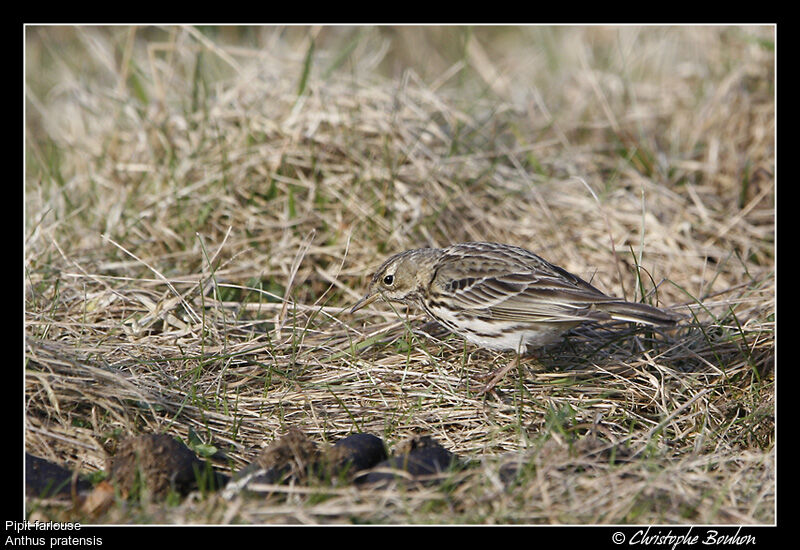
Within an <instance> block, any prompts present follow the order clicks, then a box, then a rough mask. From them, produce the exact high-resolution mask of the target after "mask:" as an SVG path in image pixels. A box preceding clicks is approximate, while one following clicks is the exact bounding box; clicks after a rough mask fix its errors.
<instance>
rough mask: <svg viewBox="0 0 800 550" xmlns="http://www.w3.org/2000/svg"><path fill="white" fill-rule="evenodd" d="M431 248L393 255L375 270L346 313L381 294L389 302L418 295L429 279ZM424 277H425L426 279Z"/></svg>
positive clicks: (417, 296) (401, 300)
mask: <svg viewBox="0 0 800 550" xmlns="http://www.w3.org/2000/svg"><path fill="white" fill-rule="evenodd" d="M435 250H437V249H433V248H418V249H415V250H407V251H405V252H401V253H400V254H395V255H394V256H392V257H391V258H389V259H388V260H386V261H385V262H383V264H382V265H381V266H380V267H379V268H378V269H377V270H376V271H375V274H374V275H373V276H372V280H371V281H370V283H369V288H368V290H367V294H366V295H365V296H364V297H363V298H361V299H360V300H359V301H358V302H356V304H355V305H354V306H353V308H352V309H351V310H350V313H354V312H355V311H357V310H359V309H361V308H362V307H364V306H366V305H369V304H371V303H372V302H374V301H375V300H377V299H378V298H380V297H381V296H383V298H385V299H386V300H389V301H391V302H402V303H404V304H409V303H413V302H415V301H416V300H417V299H418V298H419V297H420V290H421V287H422V285H424V284H425V282H426V281H428V280H430V275H431V274H430V273H429V272H430V265H431V263H432V262H431V261H429V259H430V258H431V257H432V253H433V251H435ZM426 277H427V279H426Z"/></svg>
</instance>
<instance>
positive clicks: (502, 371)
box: [478, 356, 519, 395]
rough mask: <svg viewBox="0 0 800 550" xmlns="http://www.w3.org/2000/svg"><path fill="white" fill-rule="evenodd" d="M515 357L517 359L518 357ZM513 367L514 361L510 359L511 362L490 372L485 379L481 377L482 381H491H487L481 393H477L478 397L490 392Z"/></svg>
mask: <svg viewBox="0 0 800 550" xmlns="http://www.w3.org/2000/svg"><path fill="white" fill-rule="evenodd" d="M517 357H518V358H519V356H517ZM513 366H514V360H513V359H512V360H511V361H509V362H508V363H506V365H505V366H503V367H500V368H499V369H496V370H494V371H492V372H490V373H489V374H488V375H486V376H485V377H481V378H483V379H486V378H491V380H490V381H489V383H488V384H486V385H485V386H484V387H483V389H482V390H481V391H479V392H478V395H483V394H485V393H488V392H490V391H492V390H493V389H494V387H495V386H496V385H497V383H498V382H500V380H502V379H503V378H504V377H505V375H506V374H508V371H510V370H511V368H512V367H513Z"/></svg>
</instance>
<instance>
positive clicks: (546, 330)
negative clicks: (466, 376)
mask: <svg viewBox="0 0 800 550" xmlns="http://www.w3.org/2000/svg"><path fill="white" fill-rule="evenodd" d="M380 297H383V298H384V299H385V300H388V301H390V302H400V303H403V304H406V305H411V306H415V307H418V308H419V309H422V310H423V311H424V312H425V313H426V314H427V315H428V317H430V318H431V319H433V320H434V321H437V322H438V323H440V324H441V325H443V326H444V327H446V328H447V329H449V330H450V331H452V332H454V333H456V334H458V335H460V336H462V337H464V338H465V339H466V340H467V341H468V342H471V343H474V344H477V345H478V346H479V347H482V348H487V349H491V350H500V351H504V350H511V351H516V352H517V353H519V354H522V353H527V352H531V351H534V350H536V349H537V348H541V347H543V346H545V345H547V344H550V343H552V342H554V341H556V340H558V338H559V337H560V336H562V335H563V334H564V333H565V332H566V331H568V330H570V329H572V328H573V327H576V326H577V325H579V324H581V323H583V322H586V321H608V320H615V321H630V322H635V323H643V324H645V325H652V326H660V325H665V326H669V325H675V324H676V323H677V322H678V320H679V319H680V318H681V316H680V315H677V314H676V313H673V312H671V311H666V310H663V309H660V308H657V307H654V306H651V305H648V304H644V303H638V302H628V301H626V300H624V299H622V298H617V297H614V296H609V295H607V294H605V293H603V292H602V291H600V290H599V289H597V288H595V287H594V286H592V285H591V284H590V283H588V282H586V281H585V280H583V279H581V278H580V277H578V276H577V275H574V274H572V273H570V272H568V271H567V270H565V269H563V268H561V267H559V266H557V265H555V264H552V263H550V262H548V261H547V260H545V259H544V258H542V257H540V256H538V255H536V254H534V253H533V252H531V251H530V250H527V249H525V248H521V247H519V246H514V245H509V244H501V243H495V242H464V243H458V244H453V245H450V246H447V247H445V248H416V249H412V250H406V251H405V252H400V253H399V254H395V255H393V256H391V257H390V258H388V259H387V260H386V261H384V262H383V263H382V264H381V265H380V266H379V267H378V268H377V270H376V271H375V273H374V274H373V276H372V279H371V280H370V283H369V286H368V290H367V293H366V294H365V295H364V297H363V298H361V299H360V300H358V301H357V302H356V303H355V305H353V307H352V308H351V310H350V312H351V314H352V313H355V312H356V311H358V310H359V309H361V308H363V307H364V306H366V305H368V304H371V303H372V302H374V301H375V300H377V299H378V298H380ZM510 365H511V363H509V365H507V366H506V367H505V368H504V369H500V372H499V373H498V375H496V376H494V377H493V379H492V381H491V382H490V383H489V384H487V386H486V387H485V388H484V389H483V390H482V391H481V392H480V393H486V392H488V391H490V390H491V389H492V388H494V386H495V385H496V384H497V382H499V380H501V379H502V377H503V376H504V375H505V374H506V372H507V371H508V369H509V368H510Z"/></svg>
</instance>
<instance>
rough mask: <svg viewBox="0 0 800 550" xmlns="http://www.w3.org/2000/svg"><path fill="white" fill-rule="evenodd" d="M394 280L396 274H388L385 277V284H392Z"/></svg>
mask: <svg viewBox="0 0 800 550" xmlns="http://www.w3.org/2000/svg"><path fill="white" fill-rule="evenodd" d="M393 282H394V275H387V276H386V277H384V278H383V284H385V285H386V286H392V283H393Z"/></svg>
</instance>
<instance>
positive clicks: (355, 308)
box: [350, 292, 381, 313]
mask: <svg viewBox="0 0 800 550" xmlns="http://www.w3.org/2000/svg"><path fill="white" fill-rule="evenodd" d="M380 296H381V295H380V294H379V293H378V292H375V293H374V294H369V293H367V295H366V296H364V297H363V298H361V299H360V300H359V301H357V302H356V305H354V306H353V309H351V310H350V313H355V312H356V311H358V310H359V309H361V308H362V307H364V306H368V305H369V304H371V303H372V302H374V301H375V300H377V299H378V298H380Z"/></svg>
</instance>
